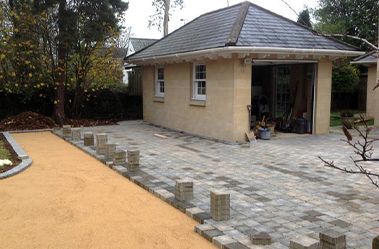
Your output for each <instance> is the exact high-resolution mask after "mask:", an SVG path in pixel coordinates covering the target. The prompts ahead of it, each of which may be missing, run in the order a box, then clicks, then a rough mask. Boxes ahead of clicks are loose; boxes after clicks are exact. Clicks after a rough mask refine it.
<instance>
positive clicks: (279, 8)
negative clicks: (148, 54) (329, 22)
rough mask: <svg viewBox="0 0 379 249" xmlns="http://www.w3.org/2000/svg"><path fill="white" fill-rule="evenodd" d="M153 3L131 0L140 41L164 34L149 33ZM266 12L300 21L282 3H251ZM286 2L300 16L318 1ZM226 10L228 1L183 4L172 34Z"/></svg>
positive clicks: (130, 20) (129, 15)
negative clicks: (207, 14)
mask: <svg viewBox="0 0 379 249" xmlns="http://www.w3.org/2000/svg"><path fill="white" fill-rule="evenodd" d="M243 1H244V0H229V4H230V5H234V4H237V3H240V2H243ZM151 2H152V0H129V9H128V10H127V11H126V14H125V18H126V26H130V27H131V28H132V37H138V38H161V37H162V33H163V31H162V32H160V31H158V30H157V28H156V27H152V28H151V29H149V28H148V27H147V25H148V19H149V16H150V15H152V14H153V13H154V8H153V7H152V5H151ZM250 2H252V3H255V4H257V5H259V6H261V7H263V8H266V9H268V10H271V11H273V12H275V13H277V14H279V15H282V16H285V17H287V18H290V19H292V20H295V21H296V20H297V16H296V14H295V13H294V12H293V11H292V10H291V9H290V8H289V7H288V6H287V5H286V4H285V3H283V2H282V1H281V0H250ZM286 2H287V3H288V4H289V5H290V6H291V7H292V8H293V9H294V10H295V11H296V12H297V13H299V12H300V11H301V10H303V9H304V7H305V6H308V7H309V8H314V7H316V6H317V0H286ZM224 7H227V0H184V8H183V9H182V10H180V9H176V10H175V11H173V12H172V16H171V19H170V22H169V32H172V31H174V30H175V29H177V28H179V27H181V26H182V25H183V24H184V23H185V22H189V21H191V20H193V19H194V18H196V17H198V16H199V15H201V14H204V13H207V12H209V11H213V10H217V9H220V8H224Z"/></svg>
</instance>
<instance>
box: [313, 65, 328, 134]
mask: <svg viewBox="0 0 379 249" xmlns="http://www.w3.org/2000/svg"><path fill="white" fill-rule="evenodd" d="M331 92H332V62H331V61H326V60H322V61H320V62H319V63H318V66H317V76H316V96H315V110H314V112H315V113H314V117H315V125H314V134H317V135H318V134H326V133H328V132H329V126H330V107H331Z"/></svg>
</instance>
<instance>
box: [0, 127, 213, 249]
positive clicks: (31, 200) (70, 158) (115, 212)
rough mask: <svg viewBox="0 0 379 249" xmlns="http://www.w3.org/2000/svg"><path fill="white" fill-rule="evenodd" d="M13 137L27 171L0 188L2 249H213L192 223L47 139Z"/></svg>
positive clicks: (86, 157)
mask: <svg viewBox="0 0 379 249" xmlns="http://www.w3.org/2000/svg"><path fill="white" fill-rule="evenodd" d="M14 137H15V138H16V140H17V142H18V143H20V144H21V146H22V147H23V148H24V149H25V150H26V151H27V153H28V154H29V155H30V156H31V157H32V158H33V164H32V166H31V167H30V168H28V169H27V170H25V171H24V172H22V173H20V174H18V175H16V176H13V177H10V178H7V179H4V180H1V181H0V203H1V206H0V210H1V213H0V234H1V239H0V248H7V249H12V248H18V249H20V248H28V249H29V248H59V249H62V248H70V249H71V248H112V249H113V248H149V249H151V248H162V249H163V248H175V249H176V248H188V249H189V248H196V249H197V248H214V247H213V245H212V244H210V243H209V242H208V241H206V240H205V239H204V238H202V237H201V236H199V235H198V234H196V233H195V232H194V231H193V227H194V226H195V225H196V224H197V223H196V222H195V221H193V220H192V219H191V218H189V217H187V216H186V215H184V214H183V213H181V212H179V211H178V210H177V209H175V208H173V207H171V206H170V205H168V204H166V203H165V202H163V201H161V200H160V199H158V198H157V197H155V196H153V195H152V194H151V193H148V192H146V191H145V190H143V189H141V188H140V187H138V186H136V185H135V184H133V183H131V182H130V181H128V180H126V179H125V178H124V177H122V176H120V175H119V174H117V173H116V172H114V171H112V170H109V168H106V167H104V166H103V165H102V164H101V163H100V162H98V161H97V160H95V159H93V158H92V157H90V156H89V155H87V154H85V153H84V152H82V151H80V150H78V149H77V148H75V147H74V146H72V145H70V144H68V143H66V142H65V141H63V140H62V139H60V138H58V137H57V136H55V135H53V134H51V133H50V132H45V133H29V134H14Z"/></svg>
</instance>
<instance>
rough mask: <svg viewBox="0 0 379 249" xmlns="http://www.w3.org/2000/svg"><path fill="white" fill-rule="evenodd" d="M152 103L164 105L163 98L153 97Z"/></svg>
mask: <svg viewBox="0 0 379 249" xmlns="http://www.w3.org/2000/svg"><path fill="white" fill-rule="evenodd" d="M153 102H158V103H164V97H157V96H155V97H154V99H153Z"/></svg>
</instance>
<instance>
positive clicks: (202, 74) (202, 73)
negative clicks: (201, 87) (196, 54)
mask: <svg viewBox="0 0 379 249" xmlns="http://www.w3.org/2000/svg"><path fill="white" fill-rule="evenodd" d="M195 77H196V79H206V66H205V65H196V66H195Z"/></svg>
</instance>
